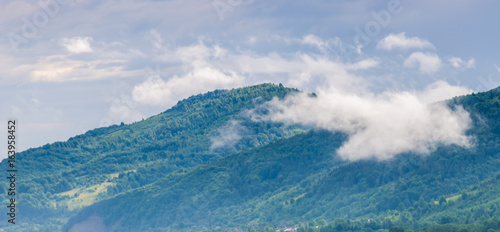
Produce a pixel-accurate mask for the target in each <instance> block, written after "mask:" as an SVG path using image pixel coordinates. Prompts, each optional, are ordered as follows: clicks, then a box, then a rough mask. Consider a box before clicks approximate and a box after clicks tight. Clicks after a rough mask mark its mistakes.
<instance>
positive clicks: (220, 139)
mask: <svg viewBox="0 0 500 232" xmlns="http://www.w3.org/2000/svg"><path fill="white" fill-rule="evenodd" d="M217 132H218V135H217V136H216V137H213V138H212V139H211V140H212V145H211V146H210V150H215V149H219V148H232V147H234V145H236V143H237V142H238V141H239V140H240V139H241V136H242V135H243V134H244V133H246V132H247V129H246V128H245V127H244V126H242V125H241V124H240V122H238V121H236V120H230V121H229V122H228V123H227V124H226V125H225V126H223V127H221V128H220V129H219V130H218V131H217Z"/></svg>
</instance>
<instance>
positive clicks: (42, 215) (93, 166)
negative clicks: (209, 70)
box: [0, 84, 303, 230]
mask: <svg viewBox="0 0 500 232" xmlns="http://www.w3.org/2000/svg"><path fill="white" fill-rule="evenodd" d="M297 91H298V90H296V89H290V88H285V87H282V86H276V85H273V84H262V85H257V86H251V87H246V88H240V89H233V90H216V91H213V92H209V93H206V94H199V95H196V96H192V97H189V98H187V99H184V100H182V101H180V102H179V103H178V104H177V105H175V106H174V107H172V108H171V109H169V110H167V111H165V112H163V113H161V114H159V115H156V116H153V117H151V118H148V119H146V120H143V121H140V122H136V123H132V124H130V125H126V124H122V125H113V126H110V127H104V128H98V129H94V130H91V131H88V132H86V133H85V134H83V135H78V136H75V137H73V138H70V139H69V140H68V141H66V142H56V143H52V144H47V145H45V146H42V147H39V148H34V149H29V150H27V151H25V152H22V153H19V154H18V156H17V162H18V164H19V174H18V175H19V176H20V177H19V178H20V179H22V182H20V183H19V185H20V186H19V189H20V194H19V195H20V196H19V198H20V200H22V202H21V203H20V204H18V207H19V209H18V210H19V212H22V213H19V217H20V218H19V219H20V220H19V221H22V222H24V223H25V225H26V224H28V225H27V227H28V228H32V227H29V226H32V225H34V224H39V225H40V227H39V228H45V229H47V230H50V228H55V229H57V228H58V227H60V226H61V225H62V224H61V223H63V222H64V221H65V220H67V217H70V216H71V215H73V214H74V213H75V212H77V211H78V210H79V209H80V208H82V207H84V206H87V205H90V204H92V203H94V202H97V201H99V200H101V199H106V198H109V197H111V196H113V195H116V194H119V193H121V192H125V191H128V190H131V189H135V188H138V187H141V186H144V185H147V184H149V183H153V182H155V181H156V180H158V179H160V178H161V177H163V176H165V175H167V174H169V173H171V172H174V171H177V170H182V169H185V168H189V167H193V166H196V165H199V164H202V163H205V162H207V161H210V160H214V159H217V158H220V157H223V156H226V155H228V154H232V153H235V152H238V151H242V150H245V149H247V148H249V147H257V146H260V145H263V144H268V143H269V142H272V141H276V140H279V139H281V138H286V137H289V136H292V135H294V134H297V133H301V132H302V131H303V129H301V127H298V126H295V125H285V124H283V123H264V122H253V121H251V120H249V119H248V117H246V116H245V110H246V109H251V108H254V107H255V106H256V105H258V104H261V103H262V102H265V101H268V100H271V99H272V98H274V97H277V98H283V97H284V96H285V95H287V94H289V93H292V92H297ZM227 133H232V134H227ZM232 136H238V137H239V138H240V139H239V140H234V139H232ZM214 145H216V146H214ZM6 161H7V160H4V161H3V162H2V165H3V166H4V167H6V165H7V162H6ZM6 184H7V183H6V182H2V183H0V193H1V194H0V199H1V200H2V202H6V201H7V199H6V196H7V194H6V189H7V185H6ZM0 219H1V220H2V221H6V218H5V215H4V214H1V215H0ZM4 219H5V220H4ZM18 227H19V226H18Z"/></svg>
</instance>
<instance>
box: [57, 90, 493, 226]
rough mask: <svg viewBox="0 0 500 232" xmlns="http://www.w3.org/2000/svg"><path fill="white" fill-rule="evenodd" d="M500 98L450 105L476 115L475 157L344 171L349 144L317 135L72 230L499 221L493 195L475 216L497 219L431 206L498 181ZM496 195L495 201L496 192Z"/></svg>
mask: <svg viewBox="0 0 500 232" xmlns="http://www.w3.org/2000/svg"><path fill="white" fill-rule="evenodd" d="M499 96H500V93H499V89H495V90H491V91H489V92H485V93H479V94H473V95H469V96H465V97H459V98H454V99H452V100H450V101H449V105H450V107H458V106H462V107H464V108H465V109H466V110H468V111H469V112H470V113H471V115H472V119H473V121H474V122H473V127H472V128H471V129H470V131H469V132H468V133H469V134H470V135H471V136H474V138H475V144H474V146H473V147H471V148H462V147H457V146H440V147H438V148H437V150H435V151H433V152H432V153H431V154H430V155H428V156H422V155H417V154H402V155H400V156H398V157H397V158H396V159H393V160H389V161H383V162H379V161H375V160H365V161H358V162H344V161H341V160H340V159H339V158H337V157H336V156H335V149H336V148H338V147H339V146H340V145H341V144H342V142H343V141H345V139H346V135H343V134H339V133H337V134H332V133H330V132H326V131H315V130H313V131H310V132H308V133H305V134H299V135H296V136H294V137H291V138H286V139H282V140H280V141H277V142H274V143H271V144H269V145H264V146H262V147H259V148H254V149H251V150H248V151H243V152H241V153H237V154H233V155H229V156H227V157H225V158H223V159H220V160H216V161H213V162H209V163H206V164H203V165H200V166H197V167H195V168H191V169H187V170H185V171H183V172H177V173H173V174H170V175H168V176H166V177H163V178H162V179H161V180H159V181H157V182H155V183H153V184H151V185H147V186H143V187H141V188H138V189H134V190H132V191H129V192H126V193H123V194H120V195H117V196H115V197H113V198H111V199H109V200H104V201H102V202H99V203H96V204H94V205H92V206H90V207H88V208H86V209H84V210H83V211H82V212H81V213H80V214H79V215H77V216H76V217H74V218H73V219H72V220H70V222H69V223H68V225H67V227H66V228H67V229H70V228H72V227H73V226H74V225H75V224H78V223H80V224H78V225H82V223H83V224H85V223H86V222H88V220H89V218H94V219H95V218H96V217H97V218H99V219H101V220H103V221H102V222H103V226H107V227H108V228H115V229H117V231H137V230H148V231H154V230H157V231H162V230H168V229H174V230H183V229H190V228H191V229H192V228H197V229H198V230H202V229H203V228H209V229H213V228H215V227H216V226H221V227H223V228H230V227H241V226H243V225H254V226H255V225H268V226H270V225H293V224H298V223H299V222H303V221H309V220H313V219H318V218H323V219H326V220H330V221H332V220H334V219H336V218H345V219H361V218H365V219H377V220H382V219H384V218H385V219H388V220H389V221H390V223H391V224H399V225H405V226H409V227H412V228H421V227H423V226H427V225H431V224H436V223H442V222H447V220H448V221H450V222H459V223H470V222H472V221H476V220H480V219H488V218H497V217H499V213H500V212H499V211H498V210H497V209H498V207H499V202H498V197H497V196H496V195H495V194H486V195H485V194H481V195H479V196H477V197H478V198H477V199H478V200H477V204H478V205H477V206H478V207H483V208H484V207H488V208H489V209H491V210H484V209H483V210H480V212H482V213H474V212H476V211H475V210H476V209H475V206H474V202H473V203H470V202H469V203H460V202H459V204H464V205H463V207H459V208H457V207H451V206H448V207H445V206H444V205H446V203H441V204H438V205H437V206H436V207H432V206H434V205H436V204H435V202H436V201H439V200H440V199H446V198H449V199H456V198H457V197H459V196H461V194H462V191H470V190H469V189H470V188H472V186H474V185H475V184H477V183H479V182H480V181H483V180H486V179H488V178H493V180H496V179H495V176H496V175H497V174H498V173H499V170H500V140H499V138H500V137H499V133H500V130H499V129H498V128H500V127H499V125H500V120H499V119H500V107H499V105H498V102H499ZM495 183H496V182H495ZM490 186H491V187H492V188H493V189H492V192H498V188H499V186H498V185H496V184H492V185H490ZM483 189H484V188H483ZM486 192H488V191H486ZM473 195H474V194H473ZM474 196H476V195H474ZM481 196H485V197H486V199H483V198H479V197H481ZM460 199H462V198H460ZM464 199H465V198H464ZM445 202H446V200H445ZM464 202H465V201H464ZM450 204H452V203H450ZM457 204H458V203H457ZM145 205H146V206H150V207H144V206H145ZM485 205H486V206H485ZM443 215H446V217H448V219H446V217H445V219H443ZM471 220H472V221H471Z"/></svg>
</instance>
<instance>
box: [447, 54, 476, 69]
mask: <svg viewBox="0 0 500 232" xmlns="http://www.w3.org/2000/svg"><path fill="white" fill-rule="evenodd" d="M448 62H450V64H451V66H453V67H454V68H466V69H469V68H474V67H476V61H475V60H474V58H470V59H469V60H468V61H467V62H465V61H463V60H462V58H460V57H451V58H450V59H448Z"/></svg>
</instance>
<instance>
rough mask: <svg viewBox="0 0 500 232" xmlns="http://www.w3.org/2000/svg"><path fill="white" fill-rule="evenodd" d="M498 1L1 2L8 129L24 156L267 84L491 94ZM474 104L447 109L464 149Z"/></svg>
mask: <svg viewBox="0 0 500 232" xmlns="http://www.w3.org/2000/svg"><path fill="white" fill-rule="evenodd" d="M498 9H500V2H498V1H493V0H484V1H473V0H453V1H452V0H433V1H430V0H419V1H417V0H388V1H385V0H383V1H381V0H349V1H347V0H345V1H343V0H339V1H323V0H311V1H295V0H287V1H285V0H276V1H257V0H198V1H192V0H169V1H161V0H127V1H124V0H109V1H98V0H40V1H36V0H11V1H1V2H0V31H1V33H2V37H0V99H1V100H0V101H1V104H0V105H1V107H2V109H1V111H0V119H1V120H2V121H3V123H0V130H3V131H6V130H7V129H6V125H7V120H8V119H16V120H17V121H18V131H17V135H18V136H17V138H18V151H22V150H26V149H28V148H33V147H38V146H42V145H44V144H47V143H52V142H55V141H66V140H67V139H68V138H70V137H72V136H75V135H78V134H82V133H84V132H85V131H87V130H90V129H93V128H97V127H102V126H109V125H113V124H119V123H121V122H124V123H132V122H135V121H139V120H141V119H143V118H144V119H145V118H148V117H151V116H153V115H156V114H158V113H161V112H163V111H165V110H167V109H168V108H170V107H171V106H173V105H175V104H176V102H177V101H179V100H182V99H184V98H187V97H189V96H191V95H193V94H198V93H205V92H208V91H212V90H215V89H228V88H229V89H230V88H236V87H243V86H249V85H254V84H259V83H267V82H270V83H276V84H278V83H282V84H284V85H285V86H288V87H296V88H299V89H301V90H304V91H308V92H319V93H324V96H325V97H324V98H322V99H332V98H335V96H337V97H339V98H343V99H345V97H346V96H349V95H353V96H354V98H347V99H354V100H353V101H355V102H359V103H360V104H359V106H360V107H363V106H366V105H367V104H368V105H372V106H373V105H375V106H380V107H382V108H383V107H385V106H387V104H390V105H391V107H393V106H394V104H395V105H397V104H400V103H401V102H399V103H398V101H396V100H397V99H400V97H401V96H405V97H403V98H404V99H407V100H408V101H410V102H411V101H412V100H414V99H413V98H412V97H410V96H407V95H405V94H406V93H411V94H413V95H412V96H418V99H419V101H418V102H417V103H421V102H424V103H425V102H433V101H440V100H444V99H448V98H450V97H453V96H456V95H462V94H467V93H471V92H479V91H486V90H489V89H492V88H495V87H498V86H500V58H499V56H498V49H497V47H498V45H497V43H498V41H500V31H499V30H497V28H498V23H499V21H500V16H498V12H497V10H498ZM436 86H437V87H438V88H435V87H436ZM429 89H431V90H432V91H429ZM340 93H341V94H340ZM339 94H340V95H339ZM388 95H390V96H393V97H388V98H387V97H386V98H384V97H383V96H388ZM394 96H396V97H394ZM356 97H357V98H356ZM356 99H357V100H356ZM289 103H290V102H288V104H289ZM296 103H297V104H304V103H303V101H298V102H296ZM330 103H332V102H331V101H326V102H322V104H330ZM393 103H394V104H393ZM396 103H397V104H396ZM417 103H416V104H417ZM417 105H418V104H417ZM391 107H387V109H393V108H391ZM322 109H323V108H321V107H320V108H315V110H322ZM282 110H283V111H281V112H285V111H286V109H284V108H283V109H282ZM331 110H332V109H331V108H328V109H327V110H326V111H323V112H331ZM345 110H346V113H351V111H349V108H346V109H345ZM422 110H423V111H422V112H427V111H426V110H428V108H426V107H423V108H422ZM286 112H288V111H286ZM405 112H407V115H411V114H412V113H411V112H412V111H411V110H410V109H408V111H405ZM439 112H441V113H443V112H444V111H442V110H441V111H439ZM289 113H290V112H289ZM462 113H463V112H448V111H446V112H444V113H443V114H442V115H448V116H450V115H451V118H452V119H456V120H455V121H453V120H452V121H446V122H445V121H443V123H444V125H448V124H449V125H450V127H449V128H448V129H450V128H451V130H454V131H456V132H457V133H458V134H457V136H456V137H454V138H451V139H452V140H453V141H454V142H452V143H455V144H457V143H458V144H462V145H465V144H466V143H467V142H466V141H464V138H463V137H460V136H459V135H460V134H461V133H463V130H465V129H466V128H464V127H460V126H457V124H456V123H457V122H459V121H460V120H461V121H463V120H466V119H464V115H463V114H462ZM368 114H369V113H366V112H365V113H360V114H358V116H360V117H361V118H363V117H365V116H366V117H368V116H367V115H368ZM425 115H427V114H425ZM429 115H432V113H431V114H429ZM299 116H300V115H299ZM299 116H298V117H295V118H293V119H290V118H289V119H288V120H292V121H293V120H300V117H299ZM455 116H456V117H455ZM381 117H383V114H381ZM402 117H403V116H402ZM282 118H283V117H282ZM430 118H432V117H430ZM330 119H331V118H330ZM330 119H328V120H326V121H325V119H324V118H322V119H320V118H319V117H318V121H317V122H315V123H316V124H317V125H320V124H321V123H322V122H324V123H331V122H332V120H330ZM441 119H442V118H441ZM363 120H365V121H366V119H365V118H363ZM333 121H335V122H336V120H333ZM368 121H370V120H368ZM438 121H439V120H438ZM371 122H372V124H370V125H375V124H374V123H377V122H379V121H377V120H371ZM404 122H405V121H404V120H403V121H402V122H401V123H402V124H401V125H404V124H405V123H404ZM426 122H428V120H427V121H426ZM384 123H386V124H387V123H389V122H387V121H384ZM321 125H322V124H321ZM377 125H379V124H377ZM383 125H385V124H383ZM429 126H431V127H432V126H433V124H432V123H429ZM326 128H334V129H339V127H331V126H326ZM342 128H343V127H342ZM342 128H340V129H342ZM349 128H350V127H349ZM344 129H345V128H344ZM345 130H347V131H348V132H349V133H354V134H352V135H356V133H357V132H356V130H354V131H353V130H352V128H351V129H345ZM445 131H446V130H445ZM367 133H368V132H367ZM357 135H359V134H357ZM421 136H424V137H425V136H426V134H422V135H421ZM353 137H355V136H353ZM389 138H390V137H389ZM445 139H448V138H445ZM5 140H6V136H5ZM417 140H418V139H417ZM360 141H361V142H363V139H361V140H360ZM360 141H358V142H360ZM418 141H420V140H418ZM372 142H376V141H372ZM420 142H422V141H420ZM424 143H426V141H424ZM5 144H6V143H1V146H0V149H2V151H6V145H5ZM348 145H349V144H348ZM417 145H418V143H417ZM412 146H413V147H412ZM412 146H406V147H407V148H406V150H408V149H409V150H412V149H415V148H414V146H415V144H413V145H412ZM403 147H405V146H403ZM431 147H432V146H431ZM345 149H349V147H347V148H345ZM374 149H378V148H374ZM406 150H405V149H402V150H397V151H393V152H389V153H387V151H385V152H384V151H382V152H381V153H380V154H381V156H380V157H382V158H383V157H388V156H389V157H390V156H391V154H393V153H394V152H401V151H406ZM2 153H4V152H2ZM348 153H349V152H347V153H346V154H348ZM351 153H352V152H351ZM358 153H359V151H358ZM361 153H363V151H361ZM375 153H377V152H375ZM368 156H369V155H368ZM2 158H4V157H2Z"/></svg>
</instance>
